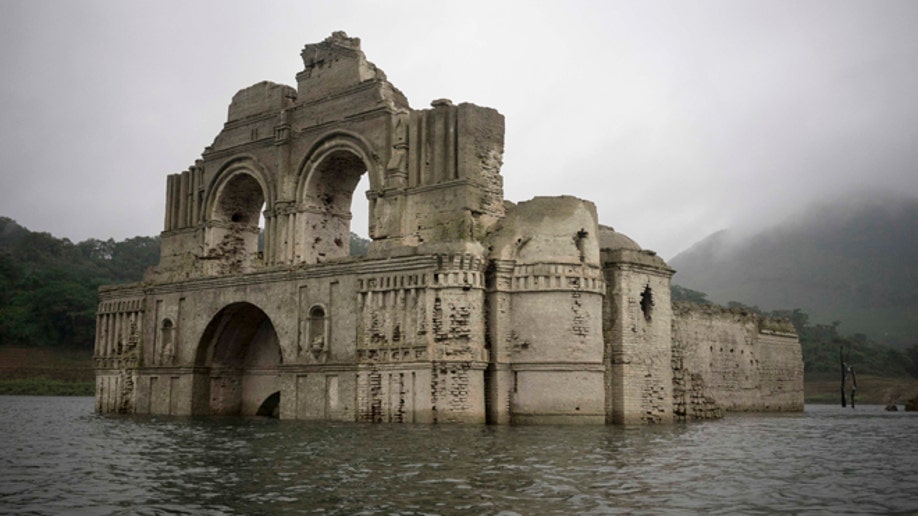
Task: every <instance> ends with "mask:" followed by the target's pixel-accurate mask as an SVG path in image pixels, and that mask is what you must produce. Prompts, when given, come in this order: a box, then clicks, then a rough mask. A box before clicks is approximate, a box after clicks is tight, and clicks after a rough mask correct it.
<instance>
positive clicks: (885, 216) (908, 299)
mask: <svg viewBox="0 0 918 516" xmlns="http://www.w3.org/2000/svg"><path fill="white" fill-rule="evenodd" d="M669 263H670V265H671V266H672V267H673V268H675V269H676V271H677V273H676V275H675V277H674V278H673V283H675V284H678V285H681V286H683V287H687V288H690V289H693V290H699V291H702V292H705V293H707V294H708V296H709V298H710V299H711V300H713V301H715V302H718V303H726V302H728V301H739V302H741V303H745V304H748V305H757V306H759V307H760V308H763V309H766V310H774V309H782V308H801V309H803V310H804V311H805V312H807V313H809V314H810V316H811V318H812V319H813V320H814V321H815V322H820V323H830V322H832V321H835V320H837V321H841V322H842V325H841V330H842V331H843V332H845V333H855V332H857V333H866V334H867V335H869V336H871V337H873V338H876V339H878V340H884V341H888V342H891V343H898V344H906V343H914V342H918V199H902V198H889V197H880V196H873V197H870V198H868V199H864V200H859V201H851V202H841V201H839V202H836V203H833V204H830V205H822V206H819V207H818V208H813V209H810V210H809V211H807V212H805V213H804V214H803V215H801V216H799V217H797V218H796V219H794V220H790V221H785V222H782V223H780V224H778V225H776V226H774V227H772V228H770V229H768V230H765V231H762V232H759V233H758V234H755V235H753V236H751V237H742V236H738V235H737V234H736V233H735V232H731V231H720V232H717V233H714V234H712V235H710V236H708V237H707V238H705V239H704V240H702V241H700V242H698V243H696V244H695V245H693V246H692V247H691V248H689V249H688V250H686V251H684V252H682V253H680V254H678V255H677V256H676V257H674V258H673V259H672V260H670V262H669Z"/></svg>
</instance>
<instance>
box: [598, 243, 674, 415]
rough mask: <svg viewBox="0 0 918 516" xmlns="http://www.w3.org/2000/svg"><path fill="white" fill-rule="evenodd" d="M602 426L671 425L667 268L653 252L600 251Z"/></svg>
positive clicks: (669, 272)
mask: <svg viewBox="0 0 918 516" xmlns="http://www.w3.org/2000/svg"><path fill="white" fill-rule="evenodd" d="M602 253H603V254H602V259H603V273H604V275H605V279H606V296H605V300H604V303H605V306H604V307H603V310H602V314H603V335H604V342H605V356H604V364H605V371H606V376H605V382H606V392H607V394H606V402H607V406H606V414H607V421H608V422H610V423H616V424H628V423H669V422H672V421H673V396H672V385H673V380H672V347H671V346H672V334H671V331H672V330H671V318H672V312H671V310H670V287H669V281H670V278H671V277H672V273H673V271H672V269H670V268H669V267H667V266H666V264H665V263H664V262H663V260H662V259H660V258H659V257H657V256H656V254H655V253H653V252H652V251H642V250H637V249H629V248H619V249H608V248H604V249H603V251H602Z"/></svg>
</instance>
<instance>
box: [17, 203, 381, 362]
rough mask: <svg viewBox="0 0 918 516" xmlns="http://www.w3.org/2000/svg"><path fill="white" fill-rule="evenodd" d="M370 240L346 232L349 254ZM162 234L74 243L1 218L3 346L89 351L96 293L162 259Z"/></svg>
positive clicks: (363, 249) (139, 275)
mask: <svg viewBox="0 0 918 516" xmlns="http://www.w3.org/2000/svg"><path fill="white" fill-rule="evenodd" d="M369 243H370V242H369V240H367V239H364V238H361V237H359V236H357V235H355V234H353V233H351V255H352V256H362V255H365V254H366V252H367V246H368V245H369ZM159 249H160V241H159V237H142V236H137V237H134V238H129V239H127V240H123V241H121V242H116V241H114V240H112V239H109V240H96V239H93V238H91V239H89V240H85V241H83V242H80V243H77V244H74V243H73V242H71V241H70V240H68V239H66V238H64V239H60V238H55V237H54V236H52V235H50V234H48V233H38V232H34V231H29V230H28V229H26V228H24V227H22V226H20V225H19V224H17V223H16V221H14V220H12V219H10V218H7V217H0V346H16V347H49V348H50V347H67V348H77V349H92V347H93V341H94V339H95V325H96V317H95V313H96V306H97V302H98V288H99V286H101V285H111V284H118V283H133V282H136V281H140V280H142V279H143V273H144V271H145V270H146V269H147V268H148V267H151V266H154V265H156V264H157V263H158V262H159Z"/></svg>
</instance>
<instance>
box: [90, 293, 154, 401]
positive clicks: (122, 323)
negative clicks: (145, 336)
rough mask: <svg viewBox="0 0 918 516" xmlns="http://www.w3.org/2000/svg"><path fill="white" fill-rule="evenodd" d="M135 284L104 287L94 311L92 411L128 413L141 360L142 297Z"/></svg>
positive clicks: (133, 396)
mask: <svg viewBox="0 0 918 516" xmlns="http://www.w3.org/2000/svg"><path fill="white" fill-rule="evenodd" d="M141 294H142V292H141V291H140V289H139V288H136V287H131V286H128V287H122V288H107V289H104V290H103V291H102V295H101V297H102V300H101V301H100V303H99V307H98V310H97V312H96V339H95V348H94V352H93V365H94V367H95V370H96V410H98V411H99V412H120V413H132V412H134V406H135V402H136V400H135V385H136V381H137V371H136V370H137V367H138V366H139V365H140V363H141V351H142V350H141V346H142V339H141V335H142V332H143V312H144V300H143V298H142V297H140V296H141Z"/></svg>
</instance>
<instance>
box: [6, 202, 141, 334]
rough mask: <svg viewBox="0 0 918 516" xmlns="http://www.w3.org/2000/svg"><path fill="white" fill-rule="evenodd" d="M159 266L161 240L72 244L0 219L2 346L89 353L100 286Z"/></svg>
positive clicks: (136, 278)
mask: <svg viewBox="0 0 918 516" xmlns="http://www.w3.org/2000/svg"><path fill="white" fill-rule="evenodd" d="M158 260H159V237H140V236H138V237H134V238H129V239H127V240H123V241H121V242H115V241H114V240H112V239H109V240H96V239H89V240H85V241H83V242H80V243H78V244H74V243H73V242H71V241H70V240H68V239H66V238H65V239H59V238H55V237H54V236H52V235H50V234H48V233H38V232H34V231H29V230H28V229H26V228H24V227H22V226H20V225H19V224H17V223H16V221H14V220H12V219H9V218H7V217H0V345H5V346H27V347H31V346H40V347H70V348H83V349H91V348H92V346H93V339H94V335H95V323H96V322H95V312H96V304H97V301H98V297H97V290H98V288H99V286H100V285H105V284H112V283H127V282H134V281H140V280H141V279H142V278H143V272H144V270H146V269H147V267H150V266H151V265H155V264H156V263H157V262H158Z"/></svg>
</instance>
